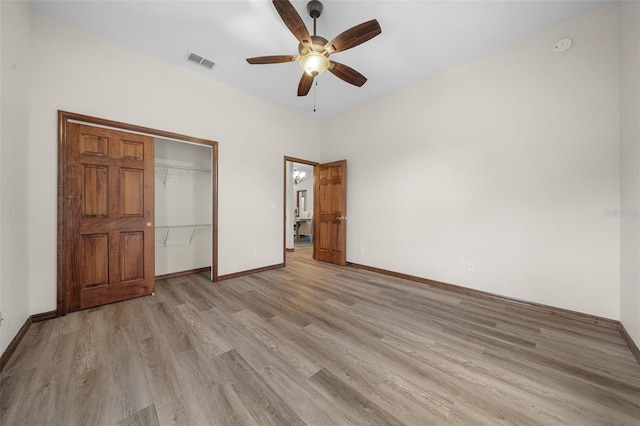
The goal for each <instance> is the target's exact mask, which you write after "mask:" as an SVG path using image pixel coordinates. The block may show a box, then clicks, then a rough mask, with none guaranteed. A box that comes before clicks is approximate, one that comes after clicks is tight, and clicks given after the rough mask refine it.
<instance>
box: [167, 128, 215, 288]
mask: <svg viewBox="0 0 640 426" xmlns="http://www.w3.org/2000/svg"><path fill="white" fill-rule="evenodd" d="M212 160H213V150H212V148H211V147H210V146H206V145H197V144H192V143H187V142H180V141H175V140H167V139H161V138H156V140H155V223H156V228H155V231H156V234H155V246H156V250H155V274H156V276H166V275H172V274H179V273H187V272H199V271H202V270H204V269H206V268H208V269H209V270H210V271H211V266H212V264H213V262H212V248H213V239H212V234H211V233H212V226H211V224H212V185H213V180H212V166H213V162H212ZM211 272H212V273H213V271H211Z"/></svg>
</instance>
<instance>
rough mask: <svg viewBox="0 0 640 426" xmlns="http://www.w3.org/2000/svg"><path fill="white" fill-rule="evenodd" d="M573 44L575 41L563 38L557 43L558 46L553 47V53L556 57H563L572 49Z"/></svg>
mask: <svg viewBox="0 0 640 426" xmlns="http://www.w3.org/2000/svg"><path fill="white" fill-rule="evenodd" d="M572 44H573V41H571V39H570V38H561V39H560V40H558V41H556V44H555V45H554V46H553V53H555V54H556V55H562V54H563V53H565V52H566V51H567V50H569V49H570V48H571V45H572Z"/></svg>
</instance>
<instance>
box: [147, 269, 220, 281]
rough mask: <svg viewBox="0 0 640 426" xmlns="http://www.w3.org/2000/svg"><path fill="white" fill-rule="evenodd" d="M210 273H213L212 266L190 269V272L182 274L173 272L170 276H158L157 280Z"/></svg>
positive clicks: (181, 272)
mask: <svg viewBox="0 0 640 426" xmlns="http://www.w3.org/2000/svg"><path fill="white" fill-rule="evenodd" d="M210 271H211V266H207V267H205V268H196V269H189V270H188V271H180V272H172V273H170V274H163V275H156V277H155V279H156V280H165V279H167V278H176V277H182V276H184V275H191V274H199V273H202V272H210Z"/></svg>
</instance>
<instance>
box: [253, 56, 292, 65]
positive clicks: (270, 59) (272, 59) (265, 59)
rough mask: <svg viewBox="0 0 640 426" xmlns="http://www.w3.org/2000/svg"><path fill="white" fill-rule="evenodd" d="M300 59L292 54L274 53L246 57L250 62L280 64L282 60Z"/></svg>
mask: <svg viewBox="0 0 640 426" xmlns="http://www.w3.org/2000/svg"><path fill="white" fill-rule="evenodd" d="M298 59H300V57H299V56H293V55H274V56H256V57H255V58H247V62H249V63H250V64H254V65H256V64H281V63H284V62H293V61H297V60H298Z"/></svg>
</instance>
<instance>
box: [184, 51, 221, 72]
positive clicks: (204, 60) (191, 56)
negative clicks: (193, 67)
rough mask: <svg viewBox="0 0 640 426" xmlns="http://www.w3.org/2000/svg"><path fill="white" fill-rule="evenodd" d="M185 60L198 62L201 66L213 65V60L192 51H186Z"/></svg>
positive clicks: (210, 66) (209, 66)
mask: <svg viewBox="0 0 640 426" xmlns="http://www.w3.org/2000/svg"><path fill="white" fill-rule="evenodd" d="M187 61H189V62H193V63H194V64H198V65H200V66H203V67H205V68H208V69H211V68H213V66H214V65H215V62H213V61H211V60H209V59H207V58H203V57H202V56H200V55H196V54H195V53H193V52H187Z"/></svg>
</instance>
